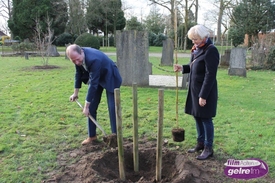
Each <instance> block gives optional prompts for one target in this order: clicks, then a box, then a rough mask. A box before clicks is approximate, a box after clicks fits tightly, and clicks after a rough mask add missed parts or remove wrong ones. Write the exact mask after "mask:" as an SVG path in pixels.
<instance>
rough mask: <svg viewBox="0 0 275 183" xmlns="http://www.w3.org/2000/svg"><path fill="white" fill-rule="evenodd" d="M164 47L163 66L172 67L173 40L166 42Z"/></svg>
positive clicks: (169, 39) (168, 39)
mask: <svg viewBox="0 0 275 183" xmlns="http://www.w3.org/2000/svg"><path fill="white" fill-rule="evenodd" d="M162 43H163V46H162V56H161V65H162V66H172V65H173V63H174V60H173V55H174V41H173V40H172V39H171V38H167V39H166V40H164V41H163V42H162Z"/></svg>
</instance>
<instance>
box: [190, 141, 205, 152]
mask: <svg viewBox="0 0 275 183" xmlns="http://www.w3.org/2000/svg"><path fill="white" fill-rule="evenodd" d="M203 149H204V144H203V142H198V143H197V145H196V147H195V148H193V149H189V150H188V151H187V152H188V153H195V152H199V151H200V150H203Z"/></svg>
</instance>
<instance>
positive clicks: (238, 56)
mask: <svg viewBox="0 0 275 183" xmlns="http://www.w3.org/2000/svg"><path fill="white" fill-rule="evenodd" d="M228 74H229V75H234V76H243V77H246V49H245V48H232V50H231V54H230V61H229V69H228Z"/></svg>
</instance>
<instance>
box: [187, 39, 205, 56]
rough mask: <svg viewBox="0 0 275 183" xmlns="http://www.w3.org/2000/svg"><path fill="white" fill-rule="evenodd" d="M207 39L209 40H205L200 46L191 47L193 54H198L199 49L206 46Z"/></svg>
mask: <svg viewBox="0 0 275 183" xmlns="http://www.w3.org/2000/svg"><path fill="white" fill-rule="evenodd" d="M207 40H208V38H207V39H206V40H205V41H204V42H202V43H201V44H199V45H198V46H195V45H193V46H192V48H191V52H192V54H197V53H198V51H199V49H200V48H202V47H204V45H205V44H206V43H207Z"/></svg>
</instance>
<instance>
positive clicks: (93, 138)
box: [81, 136, 97, 145]
mask: <svg viewBox="0 0 275 183" xmlns="http://www.w3.org/2000/svg"><path fill="white" fill-rule="evenodd" d="M95 140H97V137H96V136H94V137H88V138H87V139H85V140H83V142H82V143H81V144H82V145H87V144H89V143H92V142H93V141H95Z"/></svg>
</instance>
